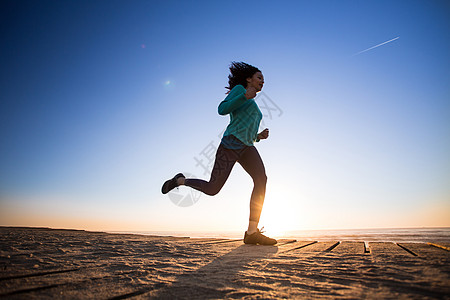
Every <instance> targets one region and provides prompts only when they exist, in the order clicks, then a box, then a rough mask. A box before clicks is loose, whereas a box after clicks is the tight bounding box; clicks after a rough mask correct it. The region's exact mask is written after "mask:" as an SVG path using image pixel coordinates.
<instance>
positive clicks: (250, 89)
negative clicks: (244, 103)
mask: <svg viewBox="0 0 450 300" xmlns="http://www.w3.org/2000/svg"><path fill="white" fill-rule="evenodd" d="M244 96H245V98H247V99H252V98H255V97H256V88H255V87H253V86H249V87H247V91H246V92H245V95H244Z"/></svg>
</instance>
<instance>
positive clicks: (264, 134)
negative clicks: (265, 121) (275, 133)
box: [257, 128, 269, 140]
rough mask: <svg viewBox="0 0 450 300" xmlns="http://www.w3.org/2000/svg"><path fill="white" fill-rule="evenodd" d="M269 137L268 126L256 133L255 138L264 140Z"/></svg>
mask: <svg viewBox="0 0 450 300" xmlns="http://www.w3.org/2000/svg"><path fill="white" fill-rule="evenodd" d="M268 137H269V128H266V129H264V130H263V131H261V132H260V133H258V135H257V139H259V140H265V139H267V138H268Z"/></svg>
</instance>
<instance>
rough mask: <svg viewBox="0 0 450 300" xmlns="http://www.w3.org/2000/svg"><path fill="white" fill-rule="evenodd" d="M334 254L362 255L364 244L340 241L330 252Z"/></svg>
mask: <svg viewBox="0 0 450 300" xmlns="http://www.w3.org/2000/svg"><path fill="white" fill-rule="evenodd" d="M332 252H333V253H336V254H345V255H347V254H364V242H351V241H342V242H341V243H340V244H339V245H338V246H337V247H336V248H334V249H333V250H332Z"/></svg>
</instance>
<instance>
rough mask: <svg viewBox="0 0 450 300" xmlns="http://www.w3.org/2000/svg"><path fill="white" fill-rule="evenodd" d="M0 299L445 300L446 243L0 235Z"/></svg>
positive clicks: (448, 292) (32, 231)
mask: <svg viewBox="0 0 450 300" xmlns="http://www.w3.org/2000/svg"><path fill="white" fill-rule="evenodd" d="M0 234H1V239H0V270H1V273H0V274H1V275H0V298H2V299H127V298H133V299H148V298H150V299H153V298H154V299H160V298H161V299H224V298H232V299H234V298H238V299H242V298H243V299H283V298H286V299H295V298H299V299H303V298H312V299H316V298H330V299H339V298H345V299H365V298H366V299H367V298H368V299H450V252H449V249H450V248H449V247H450V243H446V242H442V241H440V242H439V243H411V242H380V241H350V240H342V241H341V240H339V239H338V237H337V238H336V240H334V241H333V240H331V241H330V240H326V241H321V240H317V241H314V240H313V241H311V240H308V241H306V240H305V241H302V240H293V239H283V240H279V243H278V244H277V245H275V246H252V245H244V244H243V243H242V240H237V239H215V238H183V237H158V236H146V235H132V234H109V233H102V232H87V231H76V230H55V229H45V228H17V227H16V228H10V227H0Z"/></svg>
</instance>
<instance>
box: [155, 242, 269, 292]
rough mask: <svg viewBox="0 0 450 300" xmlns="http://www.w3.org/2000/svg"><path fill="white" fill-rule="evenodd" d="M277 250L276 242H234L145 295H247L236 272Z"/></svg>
mask: <svg viewBox="0 0 450 300" xmlns="http://www.w3.org/2000/svg"><path fill="white" fill-rule="evenodd" d="M277 251H278V247H277V246H255V245H241V246H238V247H236V248H234V249H233V250H232V251H230V252H228V253H227V254H225V255H222V256H220V257H217V258H215V259H214V260H213V261H212V262H210V263H208V264H207V265H205V266H203V267H201V268H199V269H197V270H195V271H191V272H186V273H183V274H181V275H180V276H178V278H177V279H176V281H175V282H174V283H172V284H170V285H167V286H165V287H162V288H160V289H158V290H155V291H154V292H152V293H151V294H150V295H149V296H150V297H151V298H153V297H154V298H158V299H161V298H162V299H179V298H190V299H217V298H223V297H225V296H227V297H233V298H234V297H239V298H240V297H244V296H246V295H251V294H249V293H245V292H242V291H239V290H240V288H245V287H244V284H243V283H242V282H239V281H240V280H241V279H239V276H237V275H238V273H239V272H241V271H245V270H246V269H247V268H248V265H249V264H251V263H252V262H256V261H259V260H262V259H264V258H268V257H270V256H272V255H274V254H276V253H277ZM236 288H238V289H236Z"/></svg>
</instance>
